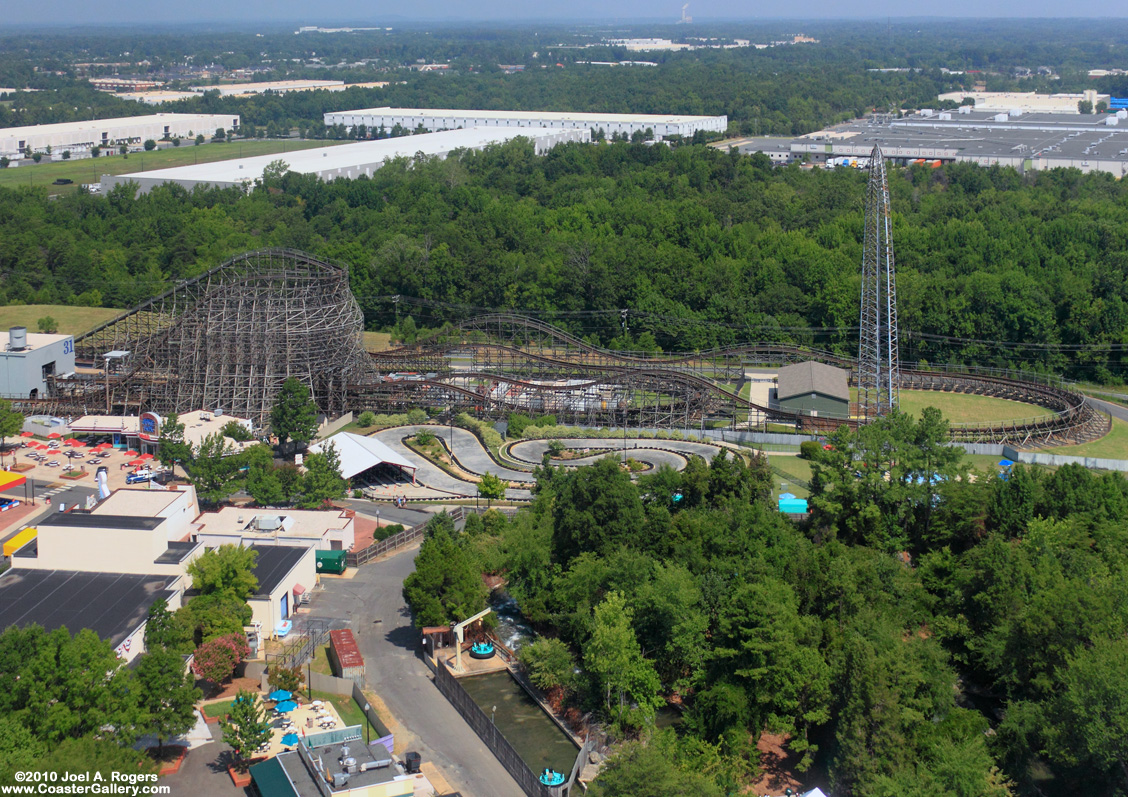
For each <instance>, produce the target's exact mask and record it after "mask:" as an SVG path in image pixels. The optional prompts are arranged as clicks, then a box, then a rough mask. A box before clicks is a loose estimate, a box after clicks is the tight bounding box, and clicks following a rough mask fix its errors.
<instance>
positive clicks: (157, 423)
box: [138, 412, 161, 443]
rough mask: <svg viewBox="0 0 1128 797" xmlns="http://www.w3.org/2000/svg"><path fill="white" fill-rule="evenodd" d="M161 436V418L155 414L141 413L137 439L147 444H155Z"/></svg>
mask: <svg viewBox="0 0 1128 797" xmlns="http://www.w3.org/2000/svg"><path fill="white" fill-rule="evenodd" d="M160 436H161V416H159V415H157V414H156V413H155V412H143V413H141V418H140V433H139V434H138V437H140V438H141V439H142V440H144V441H145V442H147V443H155V442H156V441H157V439H158V438H159V437H160Z"/></svg>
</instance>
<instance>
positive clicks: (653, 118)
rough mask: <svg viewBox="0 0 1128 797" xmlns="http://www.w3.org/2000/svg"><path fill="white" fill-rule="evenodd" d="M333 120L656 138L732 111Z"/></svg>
mask: <svg viewBox="0 0 1128 797" xmlns="http://www.w3.org/2000/svg"><path fill="white" fill-rule="evenodd" d="M325 124H326V125H327V126H333V125H344V126H345V127H347V128H350V129H352V128H354V127H356V126H357V125H365V126H366V127H368V128H369V129H377V130H378V129H379V128H381V127H383V128H385V129H387V130H391V129H392V128H393V127H395V126H396V125H399V126H400V127H404V128H407V129H408V130H415V129H416V128H417V127H419V126H420V125H422V126H423V127H424V128H426V129H427V130H456V129H458V128H467V127H504V128H519V127H533V128H537V127H540V128H549V129H560V128H582V129H584V130H589V131H590V130H602V131H603V132H604V134H606V135H607V136H611V135H612V134H613V133H625V134H626V135H628V136H629V135H631V134H632V133H635V132H643V133H645V132H646V131H647V130H651V131H653V132H654V137H655V138H656V139H659V140H661V139H663V138H666V137H668V136H683V137H686V138H688V137H689V136H692V135H693V134H694V133H696V132H697V131H698V130H705V131H707V132H711V133H723V132H725V130H726V129H728V117H727V116H676V115H673V114H627V113H569V112H565V113H556V112H552V111H455V110H450V109H445V108H367V109H364V110H358V111H340V112H337V113H327V114H325Z"/></svg>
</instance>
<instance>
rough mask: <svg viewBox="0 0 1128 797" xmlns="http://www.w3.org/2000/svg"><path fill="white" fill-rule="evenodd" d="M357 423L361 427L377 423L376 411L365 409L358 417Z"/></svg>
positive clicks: (364, 427)
mask: <svg viewBox="0 0 1128 797" xmlns="http://www.w3.org/2000/svg"><path fill="white" fill-rule="evenodd" d="M356 423H357V426H359V427H360V428H362V429H367V428H369V427H371V426H373V425H375V423H376V413H374V412H373V411H372V410H365V411H364V412H362V413H361V414H360V417H359V418H357V419H356Z"/></svg>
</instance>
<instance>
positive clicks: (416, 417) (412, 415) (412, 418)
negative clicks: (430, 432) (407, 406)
mask: <svg viewBox="0 0 1128 797" xmlns="http://www.w3.org/2000/svg"><path fill="white" fill-rule="evenodd" d="M407 422H408V423H409V424H412V425H414V426H418V425H419V424H421V423H427V413H426V412H424V411H423V410H420V409H414V410H411V411H410V412H408V413H407Z"/></svg>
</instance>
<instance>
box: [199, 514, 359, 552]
mask: <svg viewBox="0 0 1128 797" xmlns="http://www.w3.org/2000/svg"><path fill="white" fill-rule="evenodd" d="M353 518H354V513H353V512H352V511H351V510H344V509H246V508H243V507H238V506H225V507H223V508H222V509H220V510H219V511H218V512H205V513H204V514H202V515H200V516H199V518H197V519H196V524H195V528H194V530H193V533H192V535H193V538H194V539H196V540H199V541H200V542H202V543H204V544H205V545H206V546H207V547H209V548H216V547H218V546H220V545H226V544H233V545H294V546H306V547H312V548H316V549H317V550H320V551H350V550H352V547H353V545H354V544H355V542H356V536H355V535H356V531H355V528H356V526H355V523H354V521H353Z"/></svg>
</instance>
